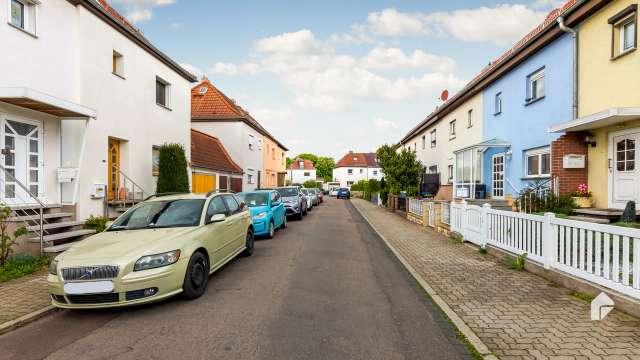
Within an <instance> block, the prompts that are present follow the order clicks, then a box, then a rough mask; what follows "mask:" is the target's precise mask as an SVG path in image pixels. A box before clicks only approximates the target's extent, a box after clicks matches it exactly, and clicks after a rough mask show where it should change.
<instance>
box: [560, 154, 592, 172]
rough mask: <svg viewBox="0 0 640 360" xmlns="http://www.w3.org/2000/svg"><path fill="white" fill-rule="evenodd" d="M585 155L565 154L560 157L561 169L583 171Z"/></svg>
mask: <svg viewBox="0 0 640 360" xmlns="http://www.w3.org/2000/svg"><path fill="white" fill-rule="evenodd" d="M585 158H586V156H585V155H577V154H567V155H565V156H563V157H562V167H563V168H564V169H584V167H585Z"/></svg>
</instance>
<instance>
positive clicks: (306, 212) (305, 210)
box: [302, 208, 309, 216]
mask: <svg viewBox="0 0 640 360" xmlns="http://www.w3.org/2000/svg"><path fill="white" fill-rule="evenodd" d="M308 213H309V209H307V208H304V211H303V212H302V216H307V214H308Z"/></svg>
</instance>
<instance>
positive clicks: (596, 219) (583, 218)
mask: <svg viewBox="0 0 640 360" xmlns="http://www.w3.org/2000/svg"><path fill="white" fill-rule="evenodd" d="M569 219H571V220H578V221H587V222H591V223H596V224H609V223H610V222H609V219H608V218H602V217H593V216H581V215H578V216H569Z"/></svg>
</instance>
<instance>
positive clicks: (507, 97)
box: [455, 33, 573, 199]
mask: <svg viewBox="0 0 640 360" xmlns="http://www.w3.org/2000/svg"><path fill="white" fill-rule="evenodd" d="M572 67H573V39H572V37H571V35H569V34H566V33H563V34H562V35H560V36H559V37H558V38H556V39H555V40H554V41H552V42H550V43H548V44H547V45H546V46H544V47H543V48H541V49H539V50H538V51H536V52H534V53H532V54H530V55H528V56H527V57H526V58H525V59H524V60H523V61H522V62H520V63H519V64H518V65H516V66H515V67H513V68H512V69H510V70H509V71H507V72H505V73H504V74H502V75H501V76H500V77H498V78H496V79H495V80H494V81H492V82H491V83H490V84H488V85H487V86H486V87H484V89H483V90H482V92H483V95H482V96H483V116H482V120H483V126H482V129H483V130H482V132H483V134H482V139H483V141H482V142H480V143H478V144H475V145H472V146H469V147H467V148H464V149H459V150H457V151H456V152H455V154H456V173H457V176H456V178H457V179H456V180H457V181H456V196H459V197H468V198H485V197H486V198H497V199H501V198H505V197H509V196H512V197H514V198H515V197H517V194H518V193H519V192H520V191H522V190H523V189H525V188H527V187H528V186H530V185H531V184H532V183H533V182H535V181H545V180H549V179H550V176H551V151H550V144H551V142H552V141H553V140H555V139H556V138H558V136H559V135H558V134H551V133H549V131H548V129H549V127H550V126H551V125H552V124H554V123H557V122H558V121H559V120H561V119H570V118H571V116H572V105H573V92H572V89H573V71H572Z"/></svg>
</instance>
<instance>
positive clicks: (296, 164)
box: [288, 159, 316, 170]
mask: <svg viewBox="0 0 640 360" xmlns="http://www.w3.org/2000/svg"><path fill="white" fill-rule="evenodd" d="M300 162H302V163H303V166H302V167H300ZM288 169H289V170H315V169H316V168H315V167H314V166H313V163H312V162H311V161H309V160H305V159H295V160H294V161H293V162H292V163H291V164H290V165H289V167H288Z"/></svg>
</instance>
